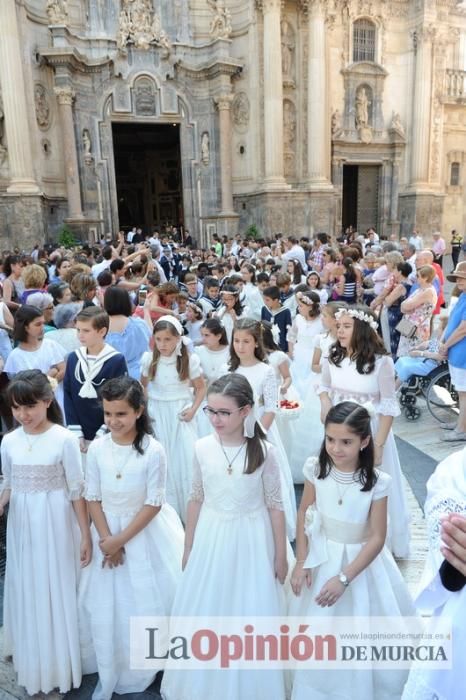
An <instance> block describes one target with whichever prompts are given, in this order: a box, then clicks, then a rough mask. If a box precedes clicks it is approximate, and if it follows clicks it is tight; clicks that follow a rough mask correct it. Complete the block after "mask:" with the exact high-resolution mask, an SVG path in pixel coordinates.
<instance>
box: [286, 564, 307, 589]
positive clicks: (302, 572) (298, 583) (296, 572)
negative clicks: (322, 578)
mask: <svg viewBox="0 0 466 700" xmlns="http://www.w3.org/2000/svg"><path fill="white" fill-rule="evenodd" d="M304 582H306V586H307V587H308V588H310V587H311V583H312V572H311V570H310V569H303V565H302V564H295V567H294V569H293V573H292V574H291V588H292V589H293V593H294V594H295V595H296V596H299V595H301V590H302V587H303V583H304Z"/></svg>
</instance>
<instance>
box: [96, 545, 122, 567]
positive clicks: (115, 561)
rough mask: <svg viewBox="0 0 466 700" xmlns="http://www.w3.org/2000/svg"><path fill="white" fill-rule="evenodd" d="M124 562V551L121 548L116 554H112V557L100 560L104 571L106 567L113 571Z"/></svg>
mask: <svg viewBox="0 0 466 700" xmlns="http://www.w3.org/2000/svg"><path fill="white" fill-rule="evenodd" d="M124 561H125V550H124V548H123V547H121V549H119V550H118V552H117V553H116V554H114V555H113V556H111V557H110V556H105V557H104V558H103V559H102V569H104V568H105V567H106V566H107V567H108V568H109V569H114V568H116V567H117V566H123V564H124Z"/></svg>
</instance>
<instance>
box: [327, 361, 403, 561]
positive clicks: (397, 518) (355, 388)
mask: <svg viewBox="0 0 466 700" xmlns="http://www.w3.org/2000/svg"><path fill="white" fill-rule="evenodd" d="M317 391H318V393H319V394H320V393H322V392H327V393H328V395H329V397H330V399H331V401H332V404H333V405H334V406H336V404H338V403H341V402H342V401H355V402H356V403H359V404H364V403H371V404H372V405H373V407H374V409H375V411H376V414H377V415H376V416H375V418H373V419H372V421H371V428H372V435H373V436H375V435H376V433H377V428H378V422H379V416H380V415H383V416H393V417H395V416H398V415H399V413H400V407H399V405H398V401H397V399H396V394H395V370H394V366H393V360H392V358H391V357H390V356H388V355H382V356H379V357H378V358H377V359H376V361H375V367H374V371H373V372H371V373H370V374H359V372H358V371H357V369H356V363H355V362H352V361H351V360H350V359H348V358H344V359H343V360H342V362H341V365H340V367H337V366H336V365H334V364H332V363H330V362H329V361H328V360H324V363H323V365H322V375H321V378H320V385H319V387H318V388H317ZM380 469H381V470H382V471H384V472H386V473H387V474H388V475H389V476H391V479H392V485H391V489H390V496H389V498H388V538H387V544H388V546H389V547H390V549H391V551H392V552H393V554H394V555H395V556H396V557H406V556H408V554H409V541H410V529H409V523H410V515H409V509H408V503H407V500H406V494H405V490H404V487H403V477H402V472H401V465H400V459H399V457H398V450H397V448H396V443H395V438H394V436H393V431H392V430H390V432H389V434H388V437H387V440H386V442H385V446H384V449H383V455H382V464H381V465H380Z"/></svg>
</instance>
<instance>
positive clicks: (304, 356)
mask: <svg viewBox="0 0 466 700" xmlns="http://www.w3.org/2000/svg"><path fill="white" fill-rule="evenodd" d="M323 330H324V327H323V325H322V321H321V320H320V318H319V317H318V318H313V319H311V320H310V321H308V320H306V319H305V318H304V317H303V316H301V315H300V314H297V315H296V318H295V319H294V321H293V325H292V326H291V328H290V329H289V331H288V335H287V339H288V341H291V342H293V343H294V347H293V361H292V363H291V376H292V377H293V385H294V386H295V388H296V390H297V392H298V394H299V395H300V397H301V399H304V398H305V397H306V394H307V390H308V388H309V386H310V385H311V384H313V382H314V381H315V375H314V373H313V371H312V368H311V367H312V356H313V354H314V347H315V341H316V336H318V335H319V333H322V332H323Z"/></svg>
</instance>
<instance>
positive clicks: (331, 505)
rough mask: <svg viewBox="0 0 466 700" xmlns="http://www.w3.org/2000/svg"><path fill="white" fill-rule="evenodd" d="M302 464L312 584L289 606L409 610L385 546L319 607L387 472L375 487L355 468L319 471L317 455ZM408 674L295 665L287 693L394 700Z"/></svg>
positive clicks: (359, 611) (317, 610)
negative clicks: (365, 485) (311, 499)
mask: <svg viewBox="0 0 466 700" xmlns="http://www.w3.org/2000/svg"><path fill="white" fill-rule="evenodd" d="M303 471H304V478H305V479H306V480H307V481H309V482H310V483H312V484H313V485H314V488H315V491H316V502H315V506H314V507H313V508H311V509H310V513H309V514H306V526H305V527H306V535H307V538H308V542H309V549H308V555H307V558H306V561H305V562H304V564H303V566H304V567H305V568H306V569H312V584H311V587H310V588H307V586H306V585H304V586H303V589H302V591H301V595H300V596H299V597H297V596H294V595H293V596H292V597H291V600H290V605H289V609H288V614H289V615H291V616H296V617H298V618H300V617H306V616H308V617H348V618H351V617H355V618H358V617H360V618H365V617H386V616H389V617H405V616H411V615H414V614H415V609H414V605H413V602H412V600H411V596H410V595H409V591H408V588H407V586H406V584H405V582H404V580H403V577H402V575H401V573H400V571H399V569H398V567H397V565H396V563H395V561H394V560H393V557H392V555H391V554H390V552H389V551H388V549H387V547H384V548H383V549H382V551H381V552H380V554H378V555H377V557H376V558H375V559H374V561H372V562H371V564H369V566H367V567H366V568H365V569H364V570H363V571H362V572H361V573H360V574H359V575H358V576H356V578H354V579H353V580H352V581H351V583H350V585H349V586H348V588H347V589H346V590H345V591H344V593H343V595H342V596H341V597H340V598H339V600H338V601H337V602H336V603H335V605H333V606H332V607H323V608H322V607H319V606H318V605H317V603H316V602H315V598H316V596H317V595H318V593H319V592H320V590H321V589H322V587H323V585H324V584H325V583H326V582H327V581H328V580H329V579H330V578H331V577H333V576H336V575H337V574H338V573H339V572H340V571H341V570H342V569H343V568H344V567H345V566H346V565H347V564H349V563H350V562H352V561H354V559H356V557H357V556H358V555H359V553H360V552H361V550H362V548H363V545H364V543H365V542H366V541H367V538H368V534H369V525H368V520H369V516H370V508H371V505H372V503H373V502H374V501H377V500H379V499H381V498H384V497H386V496H387V495H388V493H389V489H390V482H391V479H390V477H389V476H388V475H387V474H384V473H383V472H378V477H379V478H378V481H377V483H376V485H375V486H374V488H373V489H372V490H371V491H365V492H362V491H361V484H360V483H359V482H357V481H354V479H353V475H349V474H347V473H344V472H340V471H339V470H337V469H335V468H332V471H331V472H330V474H329V476H327V478H325V479H318V478H317V473H318V461H317V458H315V457H311V458H310V459H309V460H308V461H307V462H306V464H305V465H304V470H303ZM337 479H338V481H337ZM341 483H343V484H344V485H343V486H342V485H341ZM342 494H343V499H342V503H341V504H339V501H340V499H341V496H342ZM311 513H312V517H311ZM369 665H370V664H369V662H368V666H369ZM407 675H408V672H407V671H402V670H400V671H387V670H385V669H384V670H382V671H376V670H374V671H372V670H370V668H369V670H367V671H362V670H360V669H358V670H348V671H346V670H342V671H338V670H335V671H332V672H331V673H330V672H329V670H328V669H324V670H313V671H311V670H299V671H297V672H296V673H295V674H294V679H293V694H292V700H396V699H397V698H399V697H400V695H401V692H402V689H403V686H404V683H405V682H406V678H407Z"/></svg>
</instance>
